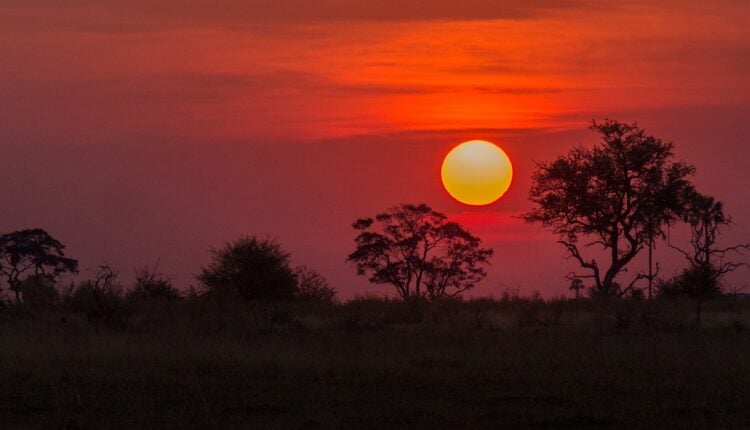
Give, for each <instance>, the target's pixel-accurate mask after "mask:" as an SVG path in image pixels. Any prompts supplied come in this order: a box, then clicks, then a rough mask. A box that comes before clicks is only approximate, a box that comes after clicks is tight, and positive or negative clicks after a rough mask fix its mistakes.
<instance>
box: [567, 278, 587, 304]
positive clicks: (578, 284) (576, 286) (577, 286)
mask: <svg viewBox="0 0 750 430" xmlns="http://www.w3.org/2000/svg"><path fill="white" fill-rule="evenodd" d="M583 289H584V286H583V281H582V280H581V279H580V278H573V279H571V280H570V291H573V292H575V294H576V300H578V299H579V298H580V297H581V290H583Z"/></svg>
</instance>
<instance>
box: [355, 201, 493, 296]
mask: <svg viewBox="0 0 750 430" xmlns="http://www.w3.org/2000/svg"><path fill="white" fill-rule="evenodd" d="M352 226H353V227H354V229H355V230H357V231H359V232H360V234H359V235H358V236H357V237H356V239H355V242H356V249H355V251H354V252H353V253H351V254H350V255H349V257H348V258H347V260H348V261H351V262H353V263H354V264H355V266H356V267H357V273H358V274H360V275H365V274H367V275H368V276H369V280H370V282H372V283H375V284H390V285H393V286H394V287H395V288H396V291H397V292H398V294H399V295H400V296H401V297H402V298H404V299H406V298H409V297H425V298H429V299H435V298H438V297H445V296H455V295H457V294H459V293H461V292H463V291H466V290H468V289H470V288H472V287H473V286H474V285H475V284H476V283H477V282H479V281H480V280H482V279H483V278H484V277H485V276H486V271H485V269H484V267H483V266H485V265H488V264H489V259H490V257H491V256H492V254H493V251H492V250H491V249H486V248H482V247H481V240H480V239H479V238H477V237H475V236H472V235H471V234H470V233H469V232H468V231H466V230H465V229H464V228H463V227H461V226H460V225H459V224H457V223H455V222H450V221H448V219H447V217H446V216H445V215H443V214H442V213H440V212H436V211H434V210H432V208H430V207H429V206H427V205H426V204H419V205H414V204H402V205H400V206H396V207H392V208H390V209H389V210H387V211H386V212H382V213H379V214H377V215H376V216H375V219H372V218H362V219H359V220H357V221H356V222H355V223H354V224H353V225H352Z"/></svg>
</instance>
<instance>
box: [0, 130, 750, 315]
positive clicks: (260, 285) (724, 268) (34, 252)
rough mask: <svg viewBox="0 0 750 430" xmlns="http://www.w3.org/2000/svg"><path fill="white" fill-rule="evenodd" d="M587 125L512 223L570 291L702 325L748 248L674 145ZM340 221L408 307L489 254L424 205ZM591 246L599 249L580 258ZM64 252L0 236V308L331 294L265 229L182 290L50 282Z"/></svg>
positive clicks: (457, 287) (542, 174)
mask: <svg viewBox="0 0 750 430" xmlns="http://www.w3.org/2000/svg"><path fill="white" fill-rule="evenodd" d="M591 130H592V131H594V132H595V133H597V134H598V135H599V136H600V138H601V141H600V142H599V143H598V144H596V145H595V146H593V147H592V148H585V147H576V148H573V149H572V150H571V151H570V152H569V153H568V154H566V155H563V156H561V157H559V158H558V159H557V160H555V161H553V162H549V163H539V164H538V170H537V172H536V173H535V174H534V176H533V178H532V179H533V185H532V188H531V190H530V195H529V199H530V201H531V203H532V208H531V210H530V211H529V212H527V213H525V214H523V216H522V217H523V219H524V220H525V221H526V222H528V223H531V224H539V225H541V226H542V227H544V228H546V229H548V230H550V231H552V232H553V233H554V234H556V235H557V239H558V242H559V243H560V244H562V245H563V246H564V247H565V249H566V251H567V252H568V256H569V257H570V259H571V260H573V261H575V262H577V263H578V265H579V266H580V268H581V270H580V271H577V272H573V273H570V274H569V275H568V280H569V281H570V290H571V291H573V292H574V294H575V297H576V299H580V298H582V297H590V298H598V299H613V298H620V299H624V298H626V299H643V298H649V299H651V298H656V297H667V298H688V299H691V300H695V301H696V303H697V307H696V309H697V310H696V321H697V322H700V319H701V309H702V303H703V302H704V301H706V300H709V299H713V298H718V297H721V296H722V294H724V293H725V292H726V288H725V286H724V285H723V283H722V281H723V279H724V276H725V275H726V274H727V273H729V272H732V271H734V270H736V269H738V268H740V267H742V266H745V265H746V264H745V263H744V262H742V261H739V260H737V259H736V257H737V256H741V255H742V252H743V251H747V250H750V243H746V242H744V243H737V244H730V245H729V246H720V241H719V237H720V234H721V232H722V230H723V229H724V228H726V227H727V226H729V225H730V223H731V218H730V217H729V216H728V215H727V214H726V213H725V211H724V206H723V204H722V203H721V202H720V201H718V200H716V199H715V198H714V197H712V196H709V195H706V194H703V193H701V192H699V191H698V190H697V188H696V187H695V185H694V184H693V183H692V182H691V181H690V177H691V176H692V175H693V174H694V172H695V167H693V166H692V165H689V164H687V163H684V162H681V161H675V160H674V158H675V157H674V153H673V149H674V145H673V144H672V143H668V142H664V141H662V140H661V139H659V138H657V137H655V136H651V135H648V134H646V133H645V131H644V130H643V129H641V128H639V127H638V126H637V125H636V124H635V123H633V124H626V123H620V122H617V121H611V120H604V121H602V122H592V124H591ZM677 224H684V225H686V226H687V227H688V229H689V231H690V237H689V239H688V241H687V243H685V244H682V245H680V244H674V243H672V242H671V241H670V240H669V236H668V231H669V229H670V228H671V227H673V226H675V225H677ZM352 227H353V228H354V230H355V231H356V234H357V236H356V237H355V239H354V251H353V252H352V253H351V254H349V255H348V256H347V261H349V262H350V263H351V264H352V265H353V266H354V268H355V269H356V271H357V273H358V274H360V275H363V276H366V277H367V278H368V280H369V281H370V282H372V283H374V284H380V285H385V286H387V287H390V288H392V290H391V291H395V293H396V294H397V296H398V297H399V298H400V299H401V300H403V301H404V302H408V303H418V302H437V301H445V300H447V299H451V298H456V297H459V296H460V295H461V294H463V293H464V292H466V291H469V290H471V289H472V288H473V287H474V286H476V285H477V284H478V283H479V282H481V281H482V279H484V278H485V276H486V275H487V272H486V267H487V266H488V265H489V264H490V260H491V258H492V255H493V250H492V249H490V248H486V247H484V246H483V244H482V241H481V239H480V238H478V237H476V236H474V235H472V234H471V233H470V232H469V231H468V230H466V229H465V228H464V227H463V226H461V225H459V224H458V223H456V222H453V221H451V220H449V219H448V217H447V216H446V215H445V214H443V213H440V212H438V211H435V210H433V209H432V208H431V207H429V206H428V205H426V204H423V203H422V204H401V205H398V206H394V207H391V208H388V209H387V210H385V211H382V212H380V213H377V214H376V215H375V216H374V217H365V218H361V219H358V220H356V221H355V222H354V223H353V224H352ZM659 241H664V242H666V243H667V245H668V246H669V247H670V248H673V249H674V250H675V252H678V253H680V254H681V255H682V256H684V258H685V260H686V262H687V265H686V267H685V268H683V269H682V270H680V271H678V272H677V275H675V276H673V277H668V278H662V277H660V276H659V275H660V266H659V264H658V262H654V261H653V259H652V255H651V250H652V249H653V248H654V246H655V244H656V243H657V242H659ZM591 248H599V250H600V251H604V253H599V254H595V255H599V256H601V255H606V257H605V258H601V257H596V258H595V257H592V256H588V255H587V252H589V250H590V249H591ZM64 249H65V247H64V245H63V244H62V243H60V242H59V241H58V240H57V239H55V238H54V237H52V236H51V235H50V234H49V233H47V232H46V231H44V230H42V229H29V230H20V231H15V232H11V233H7V234H3V235H0V280H2V281H3V282H0V306H5V307H7V306H8V305H10V304H15V305H20V304H23V305H26V306H28V307H31V308H44V307H47V308H49V307H54V306H62V307H64V308H66V309H69V310H71V311H75V312H78V313H82V314H85V315H86V316H87V318H88V319H89V320H91V321H99V320H104V319H107V318H109V319H112V320H118V319H122V318H120V317H118V315H121V314H123V313H124V312H126V311H125V310H123V309H125V308H126V307H127V306H126V304H128V303H135V302H139V301H141V302H142V301H156V302H158V303H161V302H170V301H177V300H182V299H184V298H190V299H191V300H193V301H201V300H203V301H213V302H217V303H218V302H222V303H224V302H231V301H241V302H249V303H256V302H263V303H282V302H284V303H300V302H313V303H327V304H333V303H334V302H335V296H336V292H335V291H334V290H333V289H332V288H331V287H330V286H329V285H328V282H327V281H326V279H325V278H324V277H323V276H321V274H320V273H318V272H317V271H315V270H314V269H310V268H308V267H304V266H294V265H293V264H292V262H291V258H290V255H289V254H288V253H286V252H285V251H284V250H283V249H282V247H281V246H280V245H279V244H278V243H277V242H276V241H274V240H273V239H268V238H267V239H261V238H258V237H254V236H246V237H241V238H239V239H237V240H236V241H234V242H230V243H227V244H225V245H224V246H222V247H219V248H215V249H211V251H210V253H211V261H210V263H209V264H208V265H207V266H206V267H204V268H202V269H201V270H200V273H199V275H198V276H197V281H198V283H199V285H198V286H197V287H196V288H191V289H190V290H189V291H180V290H178V289H176V288H175V287H174V286H173V285H172V282H171V279H170V278H169V277H168V276H166V275H164V274H163V273H160V272H159V271H158V265H155V266H154V267H151V268H144V269H141V270H139V271H137V273H136V279H135V282H134V284H133V285H131V286H128V287H127V288H126V287H125V286H123V285H122V284H121V283H120V282H119V280H118V272H117V270H115V269H113V268H111V267H110V266H108V265H106V264H103V265H101V266H100V267H99V268H98V269H97V271H96V272H95V273H94V274H93V277H91V279H87V280H84V281H80V282H77V283H71V284H69V285H65V286H61V285H58V280H59V278H60V276H61V275H63V274H65V273H77V272H78V270H79V269H78V262H77V261H76V260H75V259H73V258H70V257H68V256H66V255H65V252H64ZM644 250H648V251H649V266H648V270H647V271H643V272H636V273H634V274H632V275H630V279H628V280H625V281H623V277H624V274H626V273H627V272H628V268H629V265H630V264H631V262H632V261H633V259H634V258H635V257H636V256H637V255H639V254H640V253H641V252H643V251H644ZM333 257H334V258H335V256H333ZM733 257H734V259H733ZM530 267H531V265H530ZM631 273H632V272H631ZM734 292H735V293H736V292H737V289H734Z"/></svg>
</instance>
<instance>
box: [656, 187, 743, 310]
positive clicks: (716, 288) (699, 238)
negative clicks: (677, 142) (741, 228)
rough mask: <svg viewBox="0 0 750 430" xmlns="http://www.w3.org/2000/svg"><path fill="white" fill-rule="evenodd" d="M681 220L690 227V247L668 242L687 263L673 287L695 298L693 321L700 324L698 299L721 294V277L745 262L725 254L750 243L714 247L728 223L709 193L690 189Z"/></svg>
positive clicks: (736, 252)
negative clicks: (707, 194) (705, 193)
mask: <svg viewBox="0 0 750 430" xmlns="http://www.w3.org/2000/svg"><path fill="white" fill-rule="evenodd" d="M684 221H685V222H686V223H687V224H688V225H689V226H690V239H689V244H690V249H689V250H684V249H682V248H680V247H677V246H675V245H673V244H672V243H671V242H670V243H669V246H670V247H672V248H673V249H675V250H677V251H678V252H680V253H681V254H682V255H683V256H684V257H685V259H686V260H687V261H688V263H689V265H690V266H689V267H688V268H687V269H685V270H684V271H683V272H682V273H681V274H680V275H678V276H677V277H676V278H675V281H674V285H673V287H674V288H675V289H676V291H677V292H678V293H679V294H682V295H687V296H689V297H693V298H695V299H696V300H697V303H698V307H697V309H696V322H698V323H700V307H701V303H702V301H703V300H705V299H709V298H712V297H716V296H719V295H721V278H722V277H724V275H726V274H727V273H729V272H732V271H734V270H737V269H738V268H740V267H741V266H744V265H746V264H745V263H741V262H736V261H734V260H732V259H730V258H729V257H730V256H731V255H732V254H738V253H741V252H742V251H743V250H750V243H741V244H737V245H732V246H729V247H724V248H720V247H718V245H717V240H718V237H719V234H720V233H721V228H722V227H725V226H727V225H729V224H731V219H730V217H729V216H727V215H725V214H724V205H723V204H722V203H721V202H720V201H717V200H715V199H714V198H713V197H711V196H706V195H703V194H700V193H698V192H694V193H693V194H692V195H691V197H690V199H689V206H688V210H687V211H686V212H685V214H684Z"/></svg>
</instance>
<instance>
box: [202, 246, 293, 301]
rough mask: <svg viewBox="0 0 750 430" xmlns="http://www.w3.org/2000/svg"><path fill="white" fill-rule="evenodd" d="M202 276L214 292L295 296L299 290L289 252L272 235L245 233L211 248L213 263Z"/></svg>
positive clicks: (272, 297)
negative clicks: (234, 239) (259, 236)
mask: <svg viewBox="0 0 750 430" xmlns="http://www.w3.org/2000/svg"><path fill="white" fill-rule="evenodd" d="M198 280H199V281H200V282H201V283H202V284H203V286H204V287H205V288H206V289H207V290H208V292H209V293H212V294H226V293H229V294H239V295H240V296H242V297H244V298H245V299H248V300H256V299H269V300H292V299H294V295H295V292H296V290H297V283H296V277H295V273H294V270H292V268H291V266H290V263H289V254H287V253H286V252H284V251H283V250H282V249H281V246H280V245H279V244H278V243H276V241H274V240H272V239H263V240H261V239H258V238H256V237H254V236H253V237H248V236H246V237H242V238H240V239H238V240H236V241H234V242H230V243H227V244H225V245H224V246H223V247H222V248H218V249H212V250H211V263H210V264H209V265H208V266H207V267H205V268H203V269H202V270H201V273H200V275H198Z"/></svg>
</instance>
